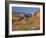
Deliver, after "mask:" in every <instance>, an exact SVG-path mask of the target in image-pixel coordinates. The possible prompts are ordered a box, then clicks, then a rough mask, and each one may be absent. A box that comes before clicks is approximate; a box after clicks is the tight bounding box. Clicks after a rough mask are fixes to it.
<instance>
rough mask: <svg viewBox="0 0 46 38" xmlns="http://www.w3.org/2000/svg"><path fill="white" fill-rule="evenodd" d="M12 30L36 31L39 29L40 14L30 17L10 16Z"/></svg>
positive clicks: (36, 13)
mask: <svg viewBox="0 0 46 38" xmlns="http://www.w3.org/2000/svg"><path fill="white" fill-rule="evenodd" d="M12 23H13V24H12V25H13V30H38V29H40V12H35V13H34V15H33V16H31V17H25V18H23V19H22V20H21V18H20V17H16V16H12Z"/></svg>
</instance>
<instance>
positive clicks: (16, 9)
mask: <svg viewBox="0 0 46 38" xmlns="http://www.w3.org/2000/svg"><path fill="white" fill-rule="evenodd" d="M36 9H38V8H35V7H34V8H33V7H12V11H13V12H21V13H22V12H25V13H27V14H28V13H31V14H33V13H34V12H35V11H36Z"/></svg>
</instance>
